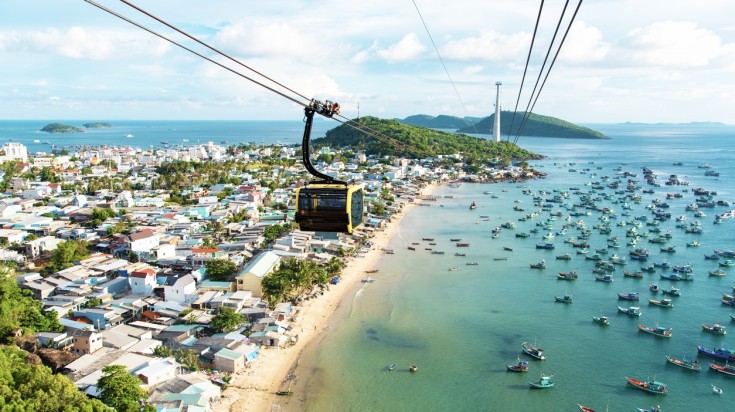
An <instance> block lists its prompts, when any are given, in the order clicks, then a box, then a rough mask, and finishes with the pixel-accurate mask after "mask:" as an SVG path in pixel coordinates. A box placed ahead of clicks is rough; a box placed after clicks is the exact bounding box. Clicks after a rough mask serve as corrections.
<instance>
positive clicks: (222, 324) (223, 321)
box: [209, 307, 246, 332]
mask: <svg viewBox="0 0 735 412" xmlns="http://www.w3.org/2000/svg"><path fill="white" fill-rule="evenodd" d="M245 320H246V319H245V316H243V315H241V314H239V313H237V312H235V311H234V310H232V309H230V308H225V307H223V308H220V311H219V313H218V314H217V316H215V317H214V318H212V321H211V322H209V327H210V328H211V329H212V330H214V331H215V332H232V331H233V330H235V329H237V328H238V327H239V326H240V325H241V324H242V323H243V322H245Z"/></svg>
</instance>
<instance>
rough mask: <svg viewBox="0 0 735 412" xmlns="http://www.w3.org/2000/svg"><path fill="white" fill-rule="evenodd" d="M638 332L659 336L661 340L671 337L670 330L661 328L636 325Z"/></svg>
mask: <svg viewBox="0 0 735 412" xmlns="http://www.w3.org/2000/svg"><path fill="white" fill-rule="evenodd" d="M638 330H639V331H641V332H646V333H650V334H651V335H655V336H660V337H662V338H670V337H671V328H664V327H663V326H656V327H655V328H652V327H650V326H646V325H641V324H638Z"/></svg>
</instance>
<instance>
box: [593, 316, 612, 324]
mask: <svg viewBox="0 0 735 412" xmlns="http://www.w3.org/2000/svg"><path fill="white" fill-rule="evenodd" d="M592 321H593V322H596V323H599V324H600V325H602V326H610V318H608V317H607V316H603V315H600V316H593V317H592Z"/></svg>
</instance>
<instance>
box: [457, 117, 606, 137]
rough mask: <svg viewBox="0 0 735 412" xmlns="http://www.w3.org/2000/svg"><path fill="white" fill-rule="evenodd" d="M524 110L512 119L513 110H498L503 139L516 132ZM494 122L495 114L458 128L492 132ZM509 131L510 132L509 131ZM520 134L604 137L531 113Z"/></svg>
mask: <svg viewBox="0 0 735 412" xmlns="http://www.w3.org/2000/svg"><path fill="white" fill-rule="evenodd" d="M524 114H525V112H516V116H515V119H514V120H512V119H513V112H511V111H505V112H500V134H501V135H502V136H503V138H504V139H505V138H506V137H507V136H508V135H509V134H510V136H511V139H512V138H514V137H515V135H516V133H518V128H519V127H520V126H521V120H522V119H523V116H524ZM511 120H512V121H513V131H512V132H510V128H511ZM494 122H495V114H492V115H491V116H489V117H486V118H484V119H483V120H481V121H480V122H478V123H477V124H475V127H474V129H473V128H472V126H470V127H464V128H461V129H459V132H460V133H475V130H477V131H478V132H479V133H480V134H492V130H493V123H494ZM509 132H510V133H509ZM521 136H540V137H564V138H571V139H606V138H607V136H605V135H604V134H602V133H600V132H598V131H596V130H592V129H590V128H588V127H584V126H579V125H576V124H574V123H570V122H567V121H565V120H561V119H557V118H556V117H551V116H541V115H538V114H534V113H531V115H530V116H529V117H528V120H527V121H526V125H525V126H524V127H523V132H522V133H521Z"/></svg>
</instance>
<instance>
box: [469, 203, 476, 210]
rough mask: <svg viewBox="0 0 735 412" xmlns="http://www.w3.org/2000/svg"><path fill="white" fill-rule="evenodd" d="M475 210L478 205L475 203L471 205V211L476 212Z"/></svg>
mask: <svg viewBox="0 0 735 412" xmlns="http://www.w3.org/2000/svg"><path fill="white" fill-rule="evenodd" d="M475 209H477V203H475V202H474V201H473V202H472V203H470V210H475Z"/></svg>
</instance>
